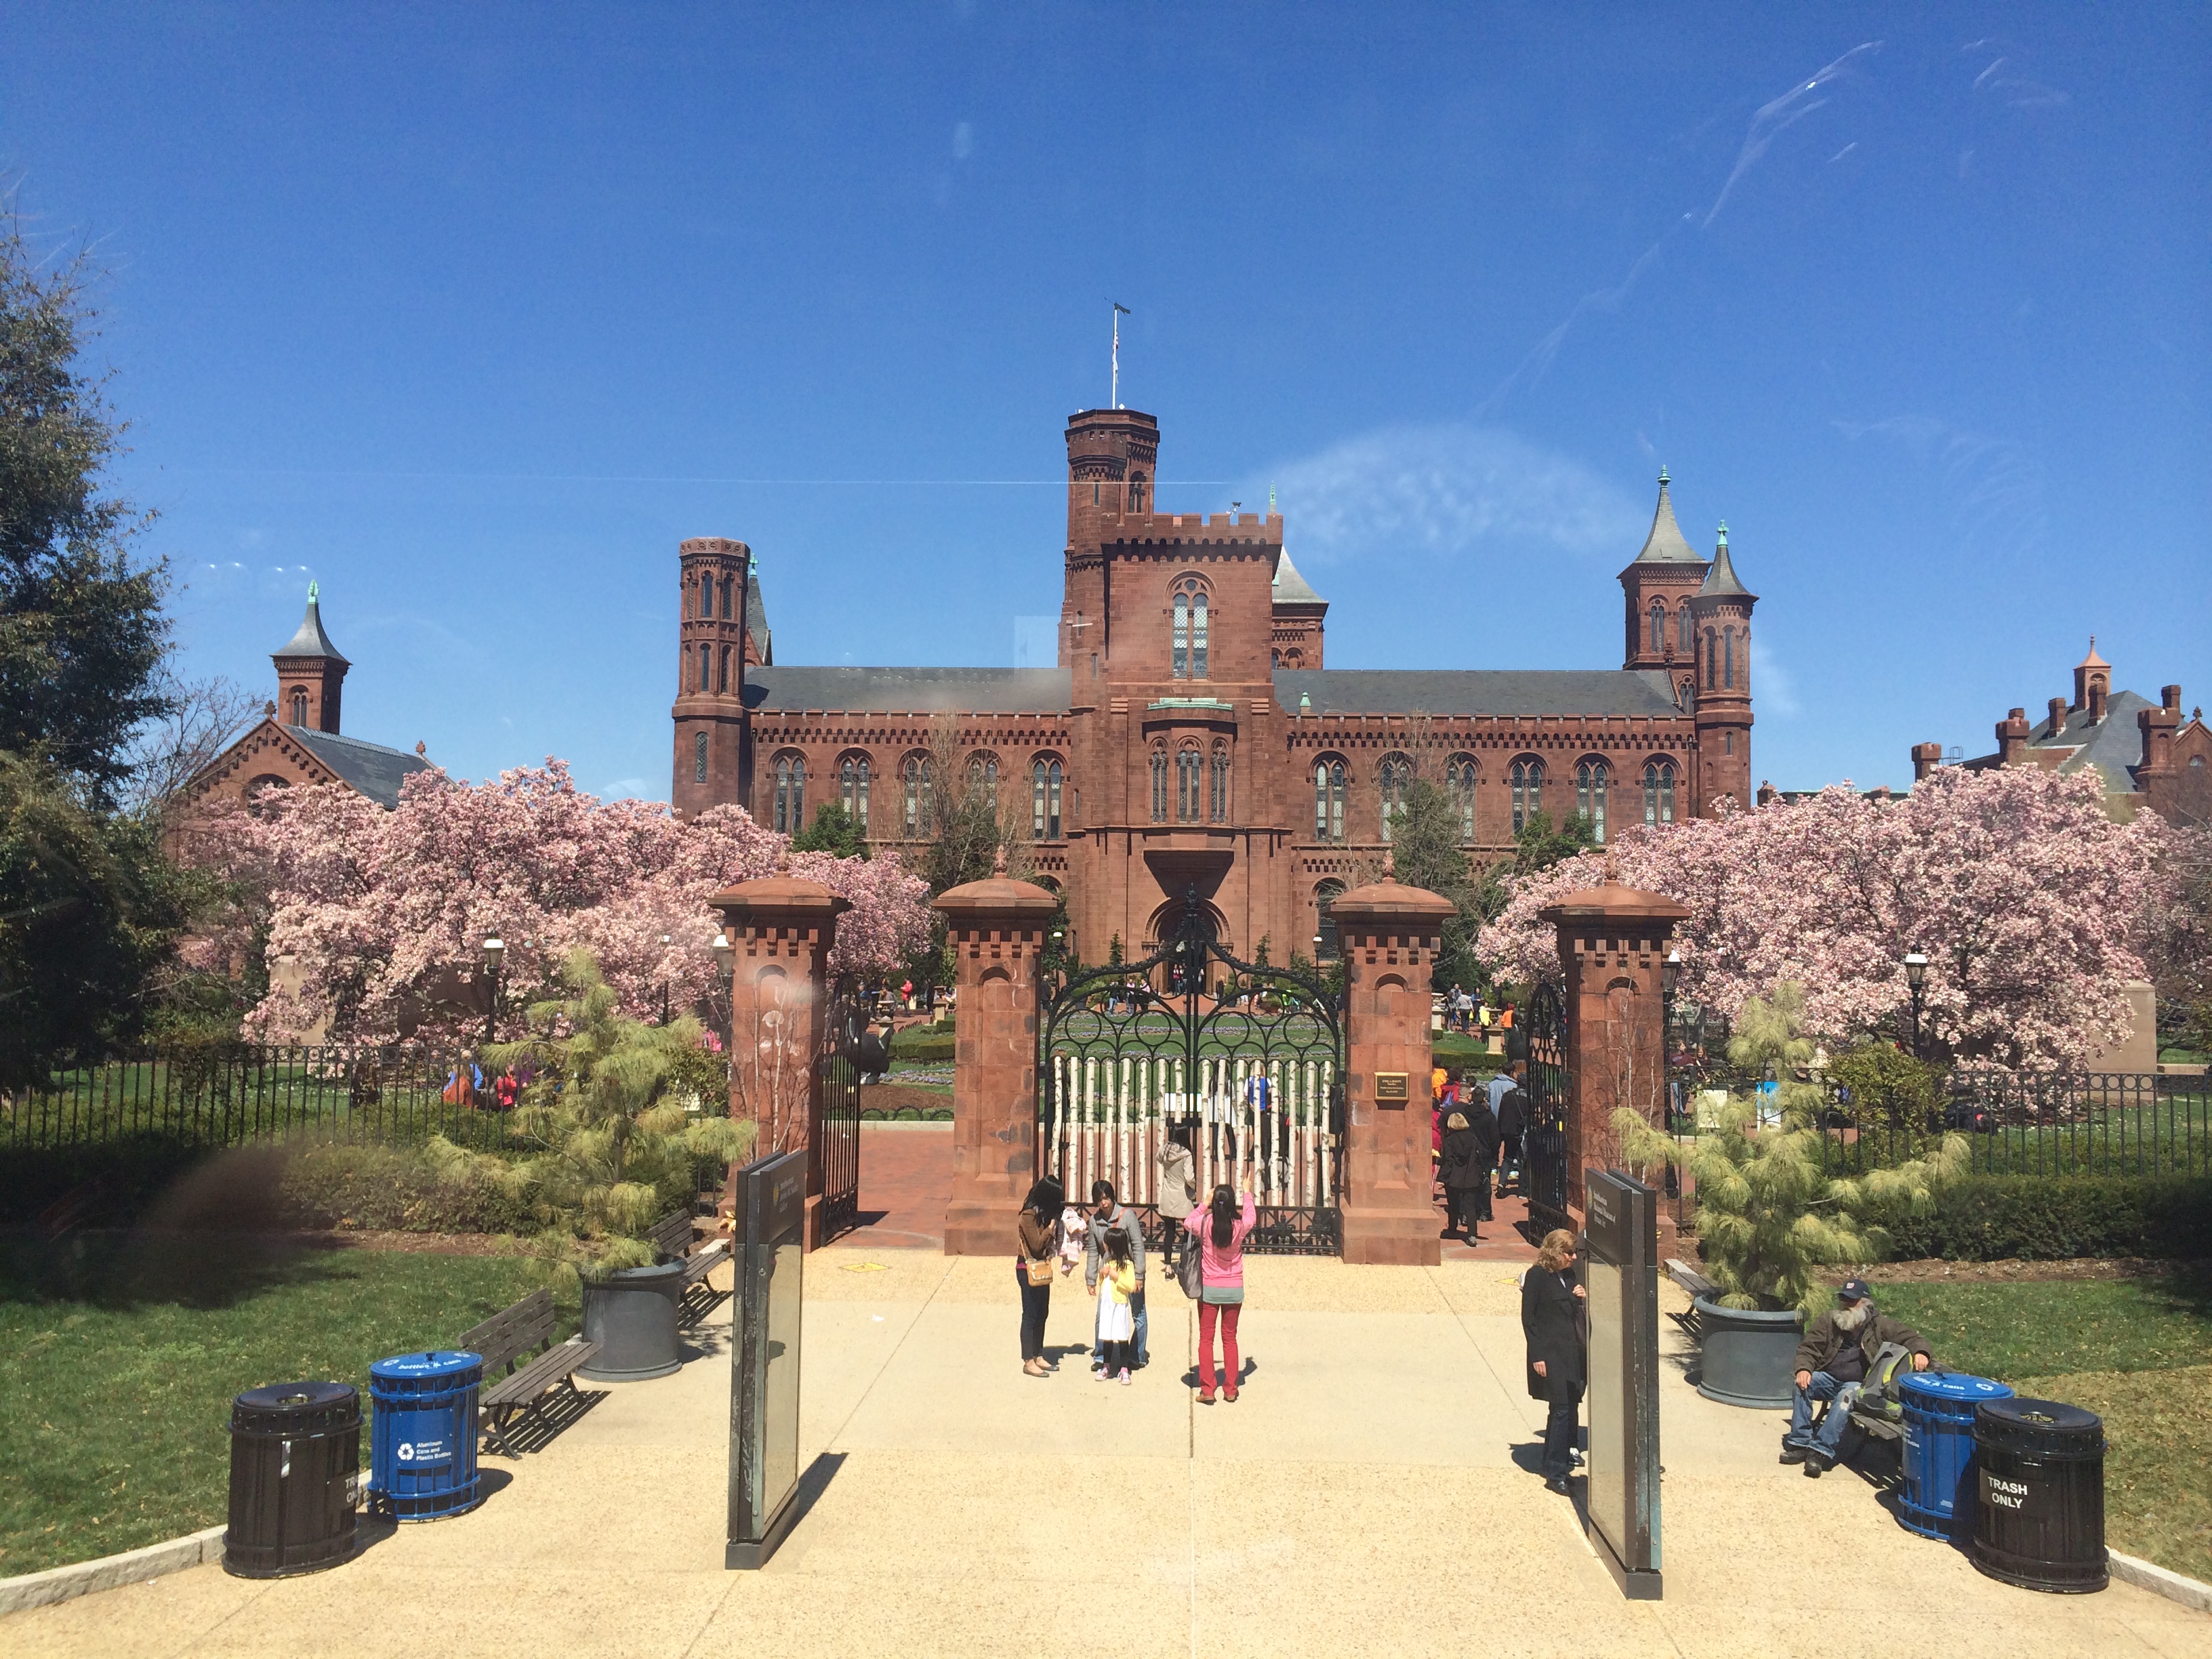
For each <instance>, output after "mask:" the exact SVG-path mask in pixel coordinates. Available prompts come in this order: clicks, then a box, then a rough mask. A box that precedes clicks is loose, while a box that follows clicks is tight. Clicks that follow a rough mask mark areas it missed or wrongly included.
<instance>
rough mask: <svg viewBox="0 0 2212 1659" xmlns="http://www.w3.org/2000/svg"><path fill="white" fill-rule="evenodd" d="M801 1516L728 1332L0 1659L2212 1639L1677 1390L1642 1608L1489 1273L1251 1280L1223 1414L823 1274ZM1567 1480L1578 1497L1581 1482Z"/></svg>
mask: <svg viewBox="0 0 2212 1659" xmlns="http://www.w3.org/2000/svg"><path fill="white" fill-rule="evenodd" d="M806 1273H807V1304H806V1313H805V1373H804V1376H805V1381H804V1413H803V1423H802V1436H803V1442H804V1444H803V1449H802V1455H803V1458H804V1459H805V1464H806V1467H807V1468H808V1471H809V1473H808V1476H807V1482H808V1490H809V1491H810V1492H811V1508H810V1510H809V1511H808V1513H807V1514H806V1516H805V1519H804V1520H803V1521H802V1522H800V1523H799V1526H798V1528H797V1529H796V1530H795V1531H794V1532H793V1534H792V1536H791V1538H790V1540H789V1541H788V1542H787V1544H786V1545H785V1546H784V1547H783V1549H782V1551H781V1553H780V1554H778V1555H777V1556H776V1558H775V1560H774V1561H773V1562H771V1563H770V1565H769V1568H768V1569H767V1570H766V1571H762V1572H758V1573H732V1572H726V1571H724V1570H723V1569H722V1565H721V1560H722V1541H723V1522H724V1514H725V1510H724V1505H725V1495H726V1477H727V1465H726V1446H727V1441H726V1424H727V1421H728V1417H727V1408H728V1388H729V1381H728V1379H729V1372H728V1369H727V1359H726V1329H727V1327H726V1315H725V1316H724V1322H722V1323H721V1324H720V1326H718V1327H717V1328H710V1329H709V1330H708V1332H707V1333H706V1334H705V1335H704V1338H703V1340H702V1343H701V1349H702V1352H701V1353H700V1355H699V1357H698V1358H697V1359H696V1361H695V1363H693V1364H689V1365H687V1366H686V1367H685V1368H684V1370H683V1371H682V1372H681V1373H680V1374H679V1375H678V1376H672V1377H668V1378H665V1379H662V1380H660V1381H658V1382H653V1383H635V1384H630V1385H629V1386H626V1387H619V1388H615V1389H611V1390H609V1391H608V1392H607V1393H606V1395H605V1397H603V1398H601V1399H600V1400H599V1401H598V1403H597V1404H596V1405H595V1407H594V1408H593V1409H592V1410H591V1411H590V1412H588V1413H586V1414H585V1415H584V1416H583V1417H582V1418H581V1419H580V1420H578V1421H576V1422H575V1423H574V1424H573V1425H571V1426H570V1427H568V1429H567V1430H566V1431H565V1432H563V1433H562V1434H561V1435H560V1436H559V1437H557V1438H556V1440H554V1441H553V1442H552V1443H551V1444H550V1446H549V1447H548V1448H547V1449H544V1450H543V1451H539V1452H537V1453H535V1454H532V1455H526V1456H525V1457H524V1458H522V1459H520V1461H517V1462H507V1461H506V1460H501V1459H493V1460H489V1463H488V1467H489V1468H491V1469H492V1470H493V1471H494V1473H493V1474H492V1477H491V1480H490V1482H489V1484H490V1486H491V1487H492V1490H491V1491H490V1492H489V1497H488V1498H487V1501H486V1502H485V1503H484V1504H483V1505H482V1506H481V1507H480V1508H479V1509H478V1510H477V1511H476V1512H475V1513H473V1514H471V1515H468V1516H461V1517H459V1518H456V1519H453V1520H448V1521H441V1522H433V1523H428V1524H424V1525H418V1526H412V1527H409V1528H404V1529H401V1530H399V1531H398V1532H397V1533H387V1534H386V1535H385V1536H382V1537H381V1538H379V1539H377V1540H376V1541H374V1542H373V1543H372V1544H371V1546H370V1547H368V1549H367V1551H366V1552H365V1553H363V1554H362V1556H361V1557H360V1558H359V1559H356V1560H355V1561H353V1562H351V1563H349V1564H348V1565H345V1566H343V1567H341V1568H338V1569H337V1570H335V1571H330V1572H325V1573H321V1574H318V1575H315V1576H313V1577H307V1578H299V1579H290V1580H285V1581H281V1582H277V1583H251V1582H247V1581H245V1580H241V1579H235V1578H231V1577H227V1576H225V1575H224V1574H223V1572H222V1570H221V1569H220V1568H219V1567H216V1566H204V1567H200V1568H197V1569H195V1570H193V1571H188V1572H184V1573H179V1574H176V1575H174V1576H173V1577H167V1578H164V1579H160V1580H156V1581H155V1582H154V1583H149V1584H143V1585H137V1586H133V1587H131V1588H127V1589H119V1590H112V1591H109V1592H106V1593H105V1594H102V1595H94V1596H88V1597H86V1598H83V1599H82V1600H80V1601H73V1602H69V1603H65V1604H64V1605H62V1606H59V1607H46V1608H40V1609H38V1610H36V1611H33V1612H30V1613H18V1614H15V1615H13V1616H11V1617H9V1618H8V1619H6V1620H0V1650H4V1651H5V1652H6V1653H7V1654H8V1655H9V1656H10V1659H43V1656H81V1659H114V1656H117V1655H131V1656H134V1659H137V1656H146V1659H165V1656H192V1659H200V1656H210V1659H211V1656H218V1655H220V1656H237V1659H248V1656H266V1659H299V1656H312V1655H348V1656H351V1655H374V1656H382V1655H392V1656H405V1659H420V1656H426V1655H429V1656H436V1659H476V1656H493V1655H498V1656H502V1659H512V1656H514V1655H517V1654H536V1653H548V1654H562V1655H577V1656H598V1655H611V1656H629V1655H638V1656H647V1655H650V1656H678V1655H687V1654H689V1655H709V1654H711V1655H716V1656H726V1655H729V1654H732V1653H737V1652H744V1653H750V1654H769V1655H793V1656H799V1655H810V1654H824V1655H835V1656H837V1659H852V1656H854V1655H884V1654H897V1655H936V1654H958V1655H962V1656H968V1655H998V1654H1004V1655H1009V1656H1013V1655H1019V1656H1022V1659H1035V1656H1037V1655H1040V1654H1051V1653H1055V1652H1060V1653H1073V1652H1079V1651H1081V1652H1088V1651H1091V1650H1107V1651H1110V1652H1113V1653H1115V1654H1116V1655H1127V1656H1139V1655H1143V1656H1151V1655H1164V1654H1178V1655H1180V1654H1186V1653H1187V1654H1189V1655H1192V1656H1194V1659H1195V1656H1199V1655H1201V1654H1202V1655H1206V1656H1216V1655H1219V1656H1233V1655H1246V1654H1249V1655H1255V1656H1256V1655H1267V1656H1271V1659H1273V1656H1295V1655H1308V1654H1310V1655H1316V1656H1323V1655H1326V1656H1341V1655H1356V1654H1377V1655H1383V1654H1387V1655H1394V1656H1396V1655H1417V1654H1438V1655H1449V1656H1451V1659H1468V1656H1469V1655H1481V1656H1492V1655H1552V1654H1556V1655H1562V1656H1568V1655H1571V1656H1575V1659H1586V1656H1592V1655H1613V1654H1624V1653H1633V1652H1643V1651H1649V1652H1656V1653H1667V1654H1680V1655H1685V1656H1698V1659H1703V1656H1734V1655H1746V1656H1749V1655H1759V1656H1767V1655H1790V1656H1795V1655H1805V1656H1820V1659H1829V1656H1833V1655H1835V1654H1836V1653H1838V1652H1839V1651H1848V1652H1850V1653H1854V1654H1857V1653H1880V1654H1905V1653H1911V1654H1927V1653H1939V1654H1942V1655H1943V1656H1945V1659H1967V1656H1978V1655H1995V1656H2003V1659H2021V1656H2024V1655H2033V1656H2035V1659H2066V1656H2097V1659H2116V1656H2130V1655H2162V1656H2166V1659H2182V1656H2212V1618H2207V1617H2206V1616H2205V1615H2203V1614H2202V1613H2191V1612H2189V1611H2187V1610H2185V1609H2184V1608H2182V1607H2178V1606H2176V1605H2175V1604H2173V1603H2172V1602H2169V1601H2161V1600H2160V1599H2158V1598H2156V1597H2154V1596H2152V1595H2148V1593H2146V1592H2143V1591H2141V1590H2138V1589H2133V1588H2130V1587H2129V1586H2126V1585H2120V1584H2115V1585H2114V1586H2113V1587H2112V1589H2109V1590H2107V1591H2106V1592H2105V1593H2104V1594H2102V1595H2091V1596H2051V1595H2036V1594H2033V1593H2032V1592H2029V1591H2025V1590H2016V1589H2007V1588H2005V1587H2004V1586H2002V1585H1999V1584H1996V1583H1993V1582H1991V1581H1990V1580H1988V1579H1985V1578H1983V1577H1980V1576H1979V1575H1978V1574H1977V1573H1976V1572H1975V1571H1973V1570H1972V1567H1971V1566H1969V1565H1967V1563H1966V1560H1965V1559H1964V1558H1963V1557H1962V1556H1961V1555H1960V1554H1959V1553H1957V1552H1956V1551H1954V1550H1952V1549H1949V1548H1948V1547H1944V1546H1942V1545H1941V1544H1936V1543H1931V1542H1929V1541H1925V1540H1923V1539H1920V1538H1917V1537H1914V1536H1912V1535H1911V1534H1908V1533H1906V1532H1905V1531H1903V1530H1902V1529H1901V1528H1899V1527H1898V1526H1897V1524H1896V1522H1894V1521H1893V1519H1891V1517H1890V1516H1889V1515H1888V1514H1887V1512H1886V1511H1885V1510H1883V1509H1882V1508H1881V1506H1880V1505H1879V1504H1877V1502H1876V1501H1875V1494H1874V1493H1873V1492H1871V1491H1870V1490H1869V1488H1868V1486H1866V1485H1865V1484H1863V1482H1862V1481H1860V1480H1857V1479H1856V1478H1855V1477H1853V1476H1852V1475H1850V1474H1849V1473H1848V1472H1844V1471H1838V1473H1836V1474H1831V1475H1830V1476H1828V1477H1827V1478H1826V1480H1818V1481H1813V1480H1805V1479H1803V1478H1802V1476H1801V1475H1799V1474H1798V1473H1797V1472H1796V1470H1794V1469H1788V1468H1780V1467H1778V1465H1777V1463H1776V1462H1775V1451H1776V1440H1777V1432H1778V1423H1779V1419H1777V1418H1776V1417H1773V1416H1771V1415H1762V1414H1757V1413H1746V1412H1741V1411H1735V1410H1731V1409H1729V1408H1728V1407H1721V1406H1716V1405H1712V1404H1711V1403H1710V1402H1708V1401H1703V1400H1700V1399H1699V1397H1698V1396H1697V1395H1695V1394H1694V1393H1693V1392H1692V1390H1691V1389H1689V1388H1688V1387H1687V1386H1686V1384H1685V1383H1683V1381H1682V1380H1681V1376H1680V1352H1679V1351H1678V1352H1675V1353H1674V1355H1673V1356H1672V1360H1673V1363H1670V1364H1668V1366H1667V1367H1666V1368H1665V1370H1664V1371H1663V1373H1662V1375H1663V1379H1664V1380H1663V1382H1662V1389H1663V1390H1664V1395H1663V1399H1664V1405H1663V1433H1664V1444H1665V1456H1666V1462H1667V1467H1668V1475H1667V1482H1666V1495H1665V1505H1666V1510H1665V1525H1666V1560H1665V1571H1666V1581H1667V1599H1666V1601H1663V1602H1661V1603H1657V1604H1652V1603H1634V1604H1632V1603H1629V1602H1626V1601H1623V1600H1622V1599H1621V1598H1620V1594H1619V1592H1618V1591H1617V1590H1616V1589H1614V1587H1613V1581H1612V1579H1611V1578H1610V1577H1608V1576H1607V1573H1606V1571H1604V1569H1603V1568H1602V1567H1601V1565H1600V1564H1599V1562H1598V1560H1597V1559H1596V1558H1595V1556H1594V1555H1593V1554H1592V1553H1591V1551H1590V1548H1589V1545H1588V1544H1587V1543H1586V1542H1585V1541H1584V1540H1583V1534H1582V1532H1581V1529H1580V1528H1579V1526H1578V1525H1577V1520H1576V1513H1575V1510H1574V1507H1573V1505H1572V1504H1571V1503H1570V1502H1569V1501H1568V1500H1566V1499H1564V1498H1554V1497H1553V1496H1552V1495H1551V1494H1549V1493H1547V1492H1545V1491H1544V1490H1543V1487H1542V1486H1541V1483H1540V1482H1539V1481H1538V1480H1537V1479H1536V1477H1535V1476H1534V1474H1530V1473H1528V1463H1529V1462H1530V1460H1531V1458H1532V1456H1533V1450H1534V1438H1535V1431H1536V1427H1537V1424H1538V1413H1537V1412H1536V1411H1535V1410H1534V1408H1533V1402H1532V1401H1529V1400H1528V1398H1527V1396H1526V1395H1525V1393H1524V1391H1523V1389H1522V1349H1521V1342H1520V1335H1519V1329H1518V1322H1517V1318H1516V1307H1517V1300H1516V1291H1515V1288H1514V1284H1513V1278H1514V1274H1513V1270H1512V1269H1511V1268H1510V1267H1508V1266H1506V1265H1504V1264H1492V1263H1484V1262H1480V1261H1468V1262H1455V1263H1449V1264H1447V1265H1445V1266H1443V1267H1438V1268H1432V1269H1431V1268H1375V1267H1370V1268H1356V1267H1345V1266H1343V1265H1342V1264H1340V1263H1339V1262H1335V1261H1299V1260H1283V1259H1274V1260H1266V1261H1261V1260H1255V1261H1253V1262H1252V1263H1251V1264H1250V1265H1249V1288H1250V1301H1249V1305H1248V1308H1247V1310H1246V1318H1245V1326H1244V1348H1245V1353H1246V1357H1247V1358H1248V1360H1249V1363H1250V1364H1251V1367H1252V1370H1251V1373H1250V1376H1249V1380H1248V1382H1247V1383H1246V1386H1245V1389H1244V1392H1243V1398H1242V1399H1241V1400H1240V1401H1238V1402H1237V1404H1236V1405H1234V1406H1228V1405H1216V1406H1213V1407H1200V1406H1199V1405H1197V1404H1196V1402H1195V1399H1194V1395H1193V1393H1192V1391H1191V1390H1190V1389H1188V1388H1187V1387H1185V1386H1184V1385H1183V1384H1182V1382H1181V1380H1180V1379H1179V1378H1178V1376H1177V1374H1176V1373H1177V1370H1178V1368H1179V1367H1180V1366H1181V1365H1182V1364H1188V1362H1189V1360H1190V1358H1191V1357H1192V1355H1193V1352H1194V1334H1193V1327H1194V1323H1195V1322H1194V1320H1193V1318H1192V1317H1191V1314H1190V1310H1189V1308H1188V1304H1185V1303H1183V1302H1182V1300H1181V1299H1180V1297H1177V1296H1176V1293H1175V1292H1174V1291H1165V1292H1164V1294H1163V1295H1162V1296H1161V1297H1160V1298H1159V1301H1160V1305H1159V1306H1158V1309H1157V1310H1155V1311H1154V1315H1153V1319H1152V1342H1153V1352H1154V1356H1155V1358H1154V1364H1153V1365H1152V1368H1151V1369H1150V1370H1147V1371H1146V1372H1144V1373H1142V1374H1141V1375H1140V1376H1139V1377H1138V1379H1137V1381H1136V1383H1135V1384H1134V1385H1133V1386H1132V1387H1129V1388H1126V1389H1125V1388H1121V1387H1119V1386H1117V1385H1113V1384H1103V1385H1102V1384H1099V1383H1094V1382H1092V1381H1091V1380H1090V1378H1089V1376H1088V1374H1087V1370H1086V1368H1085V1365H1084V1363H1083V1360H1082V1358H1081V1356H1080V1353H1079V1352H1076V1350H1078V1349H1079V1346H1080V1345H1081V1344H1082V1343H1083V1342H1084V1341H1085V1340H1086V1338H1087V1335H1088V1325H1089V1318H1090V1312H1091V1309H1090V1304H1088V1302H1087V1301H1086V1300H1085V1298H1083V1297H1081V1295H1080V1294H1076V1295H1069V1294H1067V1293H1066V1288H1065V1281H1063V1285H1062V1287H1061V1288H1060V1289H1057V1290H1056V1291H1055V1293H1054V1304H1053V1317H1052V1323H1051V1327H1050V1331H1049V1337H1050V1340H1051V1341H1052V1342H1053V1343H1054V1344H1055V1345H1056V1346H1060V1348H1061V1349H1063V1350H1064V1351H1066V1352H1068V1354H1069V1359H1068V1361H1067V1362H1066V1364H1064V1366H1063V1369H1062V1370H1061V1371H1060V1373H1059V1375H1057V1376H1054V1377H1051V1378H1049V1379H1048V1380H1045V1381H1042V1382H1039V1381H1032V1380H1030V1379H1028V1378H1025V1377H1024V1376H1022V1375H1021V1373H1020V1370H1019V1368H1018V1364H1017V1361H1016V1353H1015V1347H1016V1317H1015V1307H1014V1287H1013V1284H1012V1266H1011V1264H1010V1263H1009V1262H1005V1261H985V1260H980V1259H967V1260H948V1259H946V1258H945V1257H944V1256H942V1255H935V1254H932V1253H928V1252H925V1251H919V1250H886V1249H878V1248H870V1247H861V1248H852V1247H846V1248H835V1249H829V1250H825V1251H823V1252H820V1253H819V1254H817V1255H815V1256H813V1257H811V1258H810V1259H809V1261H808V1262H807V1267H806ZM1577 1484H1579V1483H1577Z"/></svg>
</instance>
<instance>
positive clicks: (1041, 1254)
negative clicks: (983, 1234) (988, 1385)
mask: <svg viewBox="0 0 2212 1659" xmlns="http://www.w3.org/2000/svg"><path fill="white" fill-rule="evenodd" d="M1065 1202H1066V1193H1064V1192H1063V1191H1062V1190H1061V1189H1060V1182H1057V1181H1054V1179H1053V1178H1052V1177H1051V1176H1046V1177H1045V1178H1044V1179H1043V1180H1042V1181H1040V1182H1037V1183H1036V1185H1035V1186H1034V1187H1031V1188H1030V1195H1029V1196H1028V1197H1027V1198H1026V1199H1024V1200H1022V1210H1021V1213H1020V1214H1019V1215H1018V1216H1016V1217H1015V1218H1014V1231H1015V1233H1016V1234H1017V1235H1018V1237H1019V1239H1020V1241H1021V1249H1019V1251H1018V1253H1017V1254H1016V1255H1015V1256H1014V1283H1015V1284H1016V1285H1018V1286H1020V1288H1021V1293H1022V1371H1023V1374H1024V1375H1025V1376H1051V1375H1052V1372H1053V1367H1052V1366H1050V1365H1049V1364H1046V1363H1045V1357H1044V1322H1045V1316H1046V1315H1047V1314H1048V1313H1049V1312H1050V1311H1051V1310H1052V1275H1053V1268H1054V1258H1055V1257H1056V1256H1057V1255H1059V1253H1060V1238H1059V1230H1060V1206H1061V1205H1062V1204H1063V1203H1065Z"/></svg>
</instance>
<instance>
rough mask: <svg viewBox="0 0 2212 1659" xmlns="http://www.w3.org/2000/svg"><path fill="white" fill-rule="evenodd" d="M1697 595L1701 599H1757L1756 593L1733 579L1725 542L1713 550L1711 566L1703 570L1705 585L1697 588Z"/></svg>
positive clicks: (1732, 565) (1733, 570)
mask: <svg viewBox="0 0 2212 1659" xmlns="http://www.w3.org/2000/svg"><path fill="white" fill-rule="evenodd" d="M1698 597H1699V599H1758V597H1759V595H1758V594H1756V593H1754V592H1752V591H1751V590H1750V589H1749V588H1747V587H1746V586H1744V585H1743V584H1742V583H1741V582H1740V581H1738V580H1736V579H1735V565H1734V564H1732V563H1731V562H1729V550H1728V544H1727V543H1726V542H1723V543H1722V544H1720V545H1719V546H1718V547H1717V548H1716V549H1714V550H1713V562H1712V568H1711V569H1709V570H1707V571H1706V572H1705V586H1703V587H1700V588H1699V590H1698Z"/></svg>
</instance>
